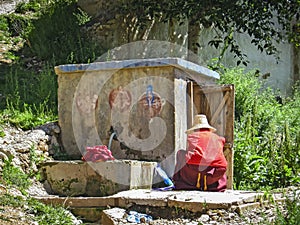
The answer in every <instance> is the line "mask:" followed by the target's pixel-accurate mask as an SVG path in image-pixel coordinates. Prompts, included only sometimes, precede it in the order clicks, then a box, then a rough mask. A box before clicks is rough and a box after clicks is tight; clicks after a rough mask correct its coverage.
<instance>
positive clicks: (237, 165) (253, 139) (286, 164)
mask: <svg viewBox="0 0 300 225" xmlns="http://www.w3.org/2000/svg"><path fill="white" fill-rule="evenodd" d="M220 83H223V84H225V83H227V84H228V83H232V84H234V85H235V97H236V99H235V140H234V150H235V153H234V157H235V158H234V180H235V186H236V188H238V189H249V188H250V189H262V188H267V187H273V188H276V187H285V186H288V185H292V184H297V183H299V182H300V177H299V174H300V170H299V169H300V166H299V151H300V147H299V146H300V143H299V135H300V132H299V127H300V118H299V115H300V92H299V90H298V89H295V90H294V93H293V94H292V96H291V97H287V98H285V99H283V103H282V104H281V103H280V102H278V101H277V100H276V99H277V98H276V97H277V93H276V92H274V91H272V90H270V89H267V88H264V83H263V81H262V80H261V79H260V78H259V77H258V76H257V74H255V71H251V72H247V73H246V72H245V71H244V70H243V69H240V68H235V69H225V70H224V72H223V74H222V75H221V80H220Z"/></svg>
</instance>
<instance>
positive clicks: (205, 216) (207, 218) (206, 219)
mask: <svg viewBox="0 0 300 225" xmlns="http://www.w3.org/2000/svg"><path fill="white" fill-rule="evenodd" d="M199 220H200V221H201V222H207V221H209V215H207V214H202V215H201V217H200V218H199Z"/></svg>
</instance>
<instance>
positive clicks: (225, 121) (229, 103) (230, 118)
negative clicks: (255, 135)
mask: <svg viewBox="0 0 300 225" xmlns="http://www.w3.org/2000/svg"><path fill="white" fill-rule="evenodd" d="M187 89H188V96H189V99H190V101H188V107H187V110H188V112H187V117H188V119H187V120H188V121H187V124H188V127H191V126H192V124H193V118H194V116H195V115H197V114H205V115H206V117H207V119H208V122H209V123H210V125H211V126H213V127H215V128H216V129H217V132H216V133H217V134H218V135H220V136H223V137H225V139H226V144H225V146H224V154H225V157H226V160H227V164H228V167H227V172H226V173H227V188H228V189H232V188H233V153H234V152H233V135H234V133H233V131H234V130H233V129H234V86H233V85H232V84H229V85H203V86H202V85H198V84H197V83H195V82H189V84H188V88H187Z"/></svg>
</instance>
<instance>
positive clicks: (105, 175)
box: [40, 160, 156, 196]
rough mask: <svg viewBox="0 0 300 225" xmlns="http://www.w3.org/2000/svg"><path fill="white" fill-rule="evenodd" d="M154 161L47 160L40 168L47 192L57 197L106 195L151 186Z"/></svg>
mask: <svg viewBox="0 0 300 225" xmlns="http://www.w3.org/2000/svg"><path fill="white" fill-rule="evenodd" d="M155 166H156V163H155V162H143V161H135V160H112V161H106V162H94V163H92V162H84V161H80V160H77V161H76V160H75V161H50V162H46V163H43V164H42V165H41V168H40V171H41V172H42V176H43V179H44V181H45V182H47V183H48V184H49V186H50V190H49V192H50V193H52V194H57V195H60V196H108V195H112V194H115V193H117V192H119V191H124V190H130V189H139V188H143V189H151V188H152V181H153V174H154V168H155Z"/></svg>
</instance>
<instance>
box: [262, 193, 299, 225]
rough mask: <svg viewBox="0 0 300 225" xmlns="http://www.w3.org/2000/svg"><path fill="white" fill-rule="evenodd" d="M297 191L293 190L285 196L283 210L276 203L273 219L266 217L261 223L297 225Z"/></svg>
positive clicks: (268, 224) (263, 224) (265, 224)
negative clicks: (291, 194)
mask: <svg viewBox="0 0 300 225" xmlns="http://www.w3.org/2000/svg"><path fill="white" fill-rule="evenodd" d="M299 197H300V196H299V192H298V193H297V192H296V191H294V194H293V196H285V202H283V205H284V210H283V209H282V207H280V206H279V205H278V204H276V214H275V218H274V220H273V221H270V218H266V219H265V220H264V221H262V222H260V223H259V224H261V225H298V224H299V221H300V208H299V204H300V198H299Z"/></svg>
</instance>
